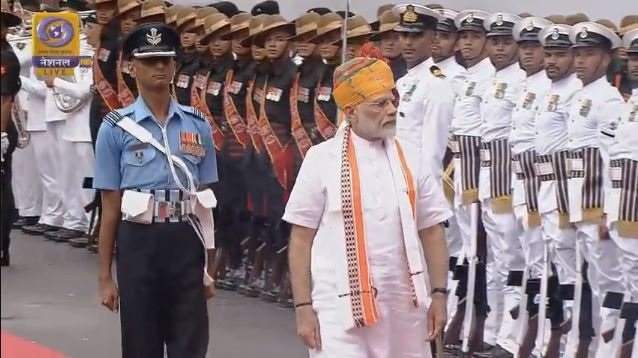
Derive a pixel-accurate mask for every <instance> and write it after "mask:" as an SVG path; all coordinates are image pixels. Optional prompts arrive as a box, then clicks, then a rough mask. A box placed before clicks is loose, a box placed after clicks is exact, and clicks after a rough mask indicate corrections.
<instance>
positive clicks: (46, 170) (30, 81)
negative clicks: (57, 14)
mask: <svg viewBox="0 0 638 358" xmlns="http://www.w3.org/2000/svg"><path fill="white" fill-rule="evenodd" d="M20 79H21V80H22V88H24V90H25V91H26V92H28V93H29V120H28V121H27V130H28V131H29V132H30V134H31V143H32V144H33V149H34V152H35V163H36V165H37V167H38V170H39V174H40V179H41V182H42V215H41V216H40V223H42V224H47V225H51V226H57V227H62V225H63V224H64V217H63V216H64V206H63V205H62V190H61V188H60V183H59V182H58V174H57V172H58V171H59V169H60V168H59V165H60V158H59V156H58V147H57V143H56V140H55V136H54V135H52V134H51V132H50V131H47V122H46V118H47V111H46V103H47V100H46V98H47V97H48V94H49V89H48V88H47V86H46V85H45V84H44V82H41V81H38V80H37V78H36V77H35V74H34V72H33V69H31V74H30V76H29V77H26V76H20ZM53 106H55V105H53Z"/></svg>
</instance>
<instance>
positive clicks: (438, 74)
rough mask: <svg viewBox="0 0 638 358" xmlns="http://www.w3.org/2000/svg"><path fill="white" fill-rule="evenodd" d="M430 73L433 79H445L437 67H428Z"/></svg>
mask: <svg viewBox="0 0 638 358" xmlns="http://www.w3.org/2000/svg"><path fill="white" fill-rule="evenodd" d="M430 72H431V73H432V75H434V77H439V78H445V75H444V74H443V71H442V70H441V68H440V67H438V66H432V67H430Z"/></svg>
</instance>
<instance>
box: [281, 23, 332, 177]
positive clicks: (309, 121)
mask: <svg viewBox="0 0 638 358" xmlns="http://www.w3.org/2000/svg"><path fill="white" fill-rule="evenodd" d="M319 18H320V16H319V15H318V14H316V13H306V14H304V15H302V16H301V17H299V18H298V19H296V20H295V36H293V37H292V38H291V39H290V40H291V41H292V42H293V43H294V44H295V50H296V53H297V56H300V57H301V58H302V59H303V62H302V63H301V65H300V66H299V72H298V73H297V75H296V77H295V81H294V82H293V88H292V89H291V97H290V105H291V111H290V112H291V115H292V118H291V121H292V122H291V125H292V128H291V130H292V135H293V139H294V140H295V144H296V147H297V151H295V173H296V172H297V171H298V170H299V167H300V166H301V162H302V161H303V158H304V157H305V155H306V152H307V151H308V149H310V147H311V146H312V145H313V144H317V143H319V142H321V141H323V140H326V139H328V138H331V137H332V135H334V132H335V130H336V127H335V125H334V124H332V122H331V121H330V120H329V119H328V118H327V117H326V116H325V114H323V113H317V112H315V101H316V95H317V94H316V93H315V90H316V87H317V83H318V82H319V79H320V78H321V75H322V74H323V71H324V64H323V61H322V59H321V57H320V56H319V54H318V50H317V45H316V44H315V43H312V42H309V41H308V40H310V39H311V38H313V37H314V36H316V34H317V24H318V22H319ZM295 176H296V175H295Z"/></svg>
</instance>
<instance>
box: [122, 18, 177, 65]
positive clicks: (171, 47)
mask: <svg viewBox="0 0 638 358" xmlns="http://www.w3.org/2000/svg"><path fill="white" fill-rule="evenodd" d="M122 51H123V53H124V55H125V56H126V57H127V58H152V57H177V55H178V54H179V52H180V39H179V34H178V33H177V31H175V30H174V29H173V28H172V27H170V26H169V25H167V24H163V23H160V22H156V23H150V24H145V25H141V26H138V27H136V28H135V29H133V31H131V33H130V34H129V35H128V36H127V37H126V39H125V40H124V44H123V45H122Z"/></svg>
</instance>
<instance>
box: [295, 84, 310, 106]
mask: <svg viewBox="0 0 638 358" xmlns="http://www.w3.org/2000/svg"><path fill="white" fill-rule="evenodd" d="M297 101H298V102H303V103H308V102H310V90H309V89H308V88H304V87H299V90H298V91H297Z"/></svg>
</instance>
